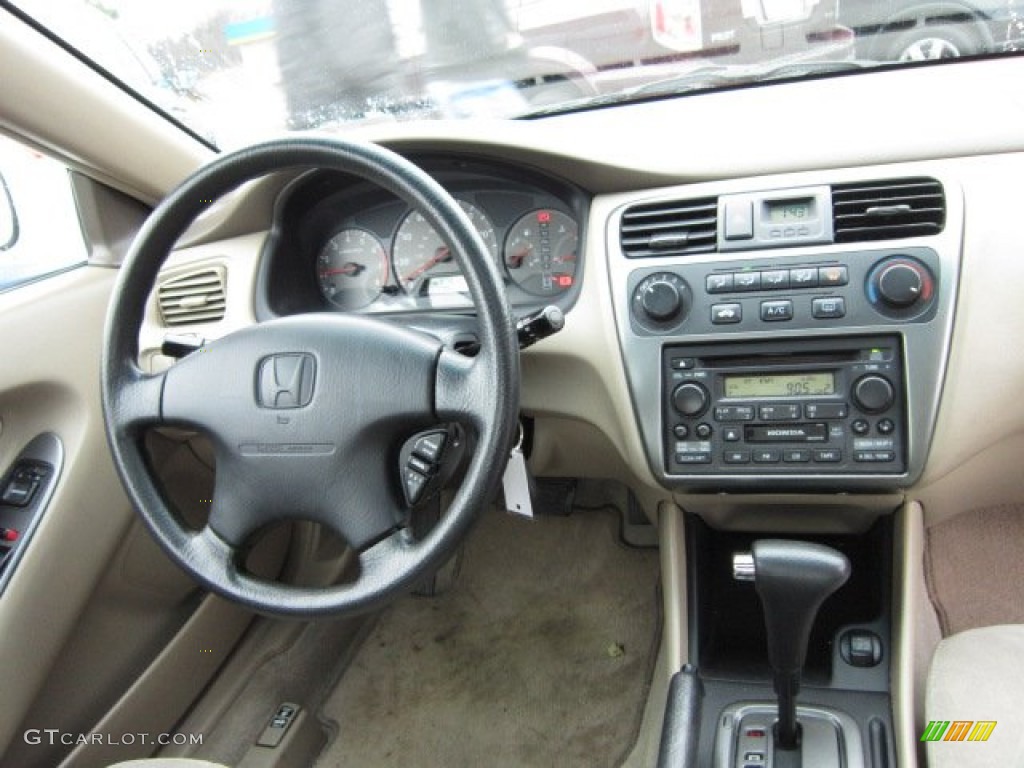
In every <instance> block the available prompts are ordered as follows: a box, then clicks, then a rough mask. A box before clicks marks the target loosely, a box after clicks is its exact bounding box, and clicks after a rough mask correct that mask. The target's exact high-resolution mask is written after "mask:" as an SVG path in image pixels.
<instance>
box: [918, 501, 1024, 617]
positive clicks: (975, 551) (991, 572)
mask: <svg viewBox="0 0 1024 768" xmlns="http://www.w3.org/2000/svg"><path fill="white" fill-rule="evenodd" d="M927 541H928V548H927V550H926V560H925V566H926V574H927V580H928V590H929V592H930V594H931V598H932V602H933V603H934V604H935V608H936V610H937V611H938V614H939V622H940V624H941V625H942V634H943V635H944V636H948V635H952V634H955V633H957V632H962V631H963V630H965V629H972V628H974V627H986V626H991V625H994V624H1022V623H1024V598H1022V595H1021V585H1022V584H1024V559H1022V558H1021V545H1022V544H1024V506H1000V507H992V508H989V509H981V510H975V511H973V512H965V513H964V514H961V515H957V516H956V517H953V518H950V519H949V520H945V521H943V522H941V523H939V524H938V525H935V526H933V527H931V528H929V529H928V533H927Z"/></svg>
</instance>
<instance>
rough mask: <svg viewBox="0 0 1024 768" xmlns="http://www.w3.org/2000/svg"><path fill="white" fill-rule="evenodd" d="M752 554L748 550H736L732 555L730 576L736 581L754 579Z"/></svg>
mask: <svg viewBox="0 0 1024 768" xmlns="http://www.w3.org/2000/svg"><path fill="white" fill-rule="evenodd" d="M754 573H755V570H754V556H753V555H752V554H750V553H749V552H737V553H736V554H735V555H733V556H732V577H733V578H734V579H736V581H753V580H754Z"/></svg>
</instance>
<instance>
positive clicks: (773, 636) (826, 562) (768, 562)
mask: <svg viewBox="0 0 1024 768" xmlns="http://www.w3.org/2000/svg"><path fill="white" fill-rule="evenodd" d="M733 573H734V575H735V577H736V578H737V579H742V580H750V579H751V578H753V581H754V588H755V589H756V590H757V594H758V596H759V597H760V598H761V606H762V608H763V609H764V624H765V629H766V631H767V635H768V661H769V663H770V664H771V666H772V671H773V673H774V676H775V691H776V693H777V694H778V696H779V725H778V729H777V738H778V746H779V747H780V748H782V749H787V750H789V749H794V748H796V746H797V743H798V738H797V726H796V701H795V698H794V697H795V696H796V693H797V691H798V690H799V688H800V670H801V669H802V668H803V666H804V660H805V658H806V657H807V640H808V638H809V637H810V634H811V627H812V626H813V625H814V618H815V616H817V614H818V608H820V607H821V604H822V603H823V602H825V598H827V597H828V596H829V595H831V594H832V593H833V592H835V591H836V590H837V589H839V588H840V587H841V586H843V584H845V583H846V580H847V579H848V578H849V577H850V561H849V560H847V559H846V556H845V555H843V554H842V553H841V552H837V551H836V550H834V549H831V548H829V547H825V546H822V545H821V544H812V543H809V542H803V541H781V540H775V539H763V540H760V541H755V542H754V544H753V547H752V548H751V553H750V554H749V555H748V554H738V555H736V556H735V557H734V558H733Z"/></svg>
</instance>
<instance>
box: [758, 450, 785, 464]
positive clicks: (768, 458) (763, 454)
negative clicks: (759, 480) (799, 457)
mask: <svg viewBox="0 0 1024 768" xmlns="http://www.w3.org/2000/svg"><path fill="white" fill-rule="evenodd" d="M753 458H754V463H755V464H778V463H779V460H780V459H781V458H782V454H781V453H779V451H777V450H776V449H775V448H759V449H758V450H756V451H754V456H753Z"/></svg>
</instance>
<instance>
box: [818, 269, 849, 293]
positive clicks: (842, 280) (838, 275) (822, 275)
mask: <svg viewBox="0 0 1024 768" xmlns="http://www.w3.org/2000/svg"><path fill="white" fill-rule="evenodd" d="M848 282H850V276H849V274H848V273H847V271H846V267H842V266H836V267H819V268H818V285H820V286H822V287H823V288H827V287H830V286H833V285H846V284H847V283H848Z"/></svg>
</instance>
